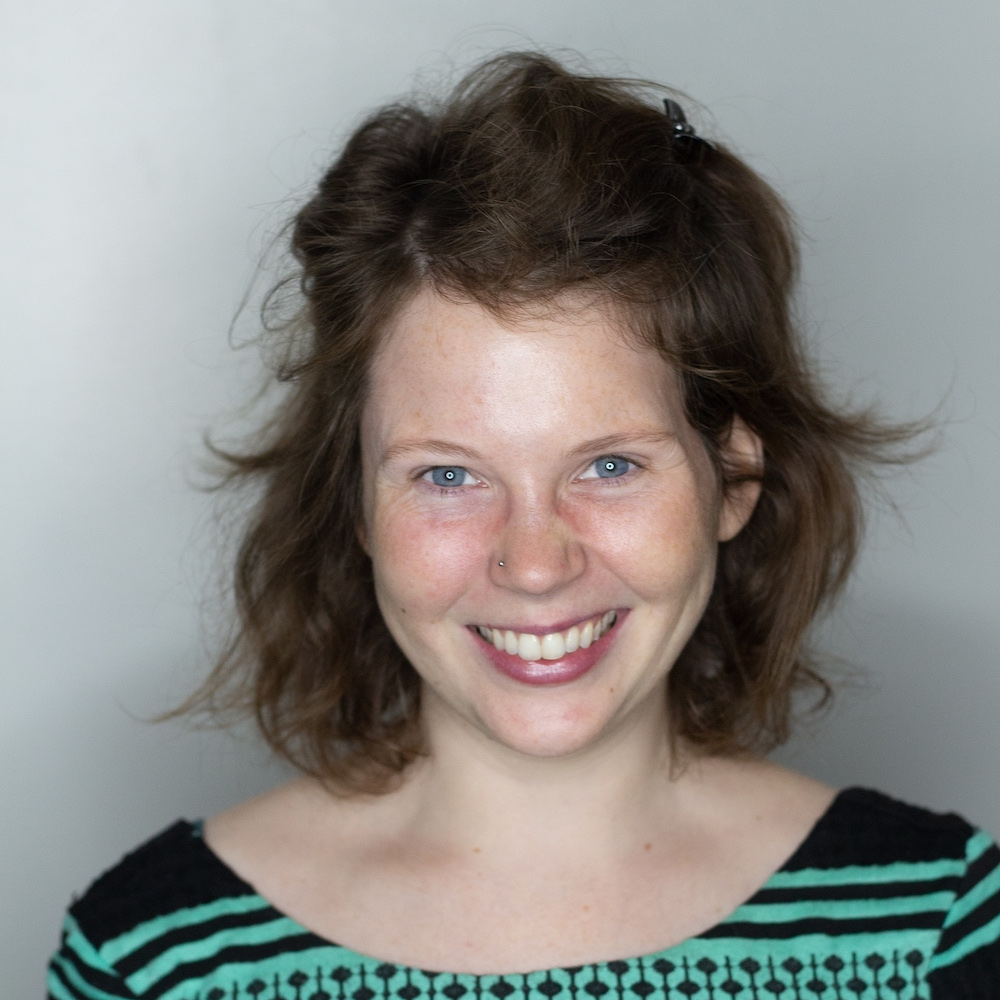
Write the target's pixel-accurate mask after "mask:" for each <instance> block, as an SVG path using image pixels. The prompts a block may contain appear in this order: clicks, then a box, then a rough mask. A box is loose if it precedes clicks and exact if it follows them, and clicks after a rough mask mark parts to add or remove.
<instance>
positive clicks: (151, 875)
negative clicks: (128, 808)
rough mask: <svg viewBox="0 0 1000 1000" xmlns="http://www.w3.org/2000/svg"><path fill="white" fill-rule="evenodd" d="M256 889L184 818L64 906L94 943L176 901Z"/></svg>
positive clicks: (177, 905)
mask: <svg viewBox="0 0 1000 1000" xmlns="http://www.w3.org/2000/svg"><path fill="white" fill-rule="evenodd" d="M253 895H256V893H255V891H254V889H253V887H252V886H251V885H248V884H247V883H246V882H244V881H243V879H241V878H240V877H239V876H238V875H237V874H236V873H235V872H234V871H232V870H231V869H230V868H228V867H227V866H226V865H224V864H223V863H222V862H221V861H220V860H219V859H218V858H217V857H216V856H215V855H214V854H213V853H212V852H211V851H210V850H209V848H208V846H207V845H206V844H205V842H204V841H203V840H202V838H201V837H200V836H199V835H198V834H197V832H196V831H195V828H194V827H193V826H192V825H191V824H190V823H188V822H186V821H184V820H179V821H178V822H177V823H175V824H174V825H173V826H171V827H169V828H168V829H166V830H164V831H163V832H162V833H160V834H159V835H157V836H156V837H154V838H153V839H152V840H149V841H147V842H146V843H145V844H143V845H142V846H141V847H138V848H136V850H134V851H133V852H132V853H131V854H128V855H126V856H125V857H124V858H123V859H122V860H121V861H120V862H119V863H118V864H117V865H115V867H114V868H112V869H111V870H110V871H107V872H105V873H104V874H103V875H102V876H101V877H100V878H99V879H97V881H96V882H94V884H93V885H92V886H91V887H90V888H89V889H88V890H87V892H86V893H84V895H83V897H82V898H81V899H78V900H77V901H76V902H75V903H74V904H73V905H72V906H71V907H70V908H69V912H70V913H71V914H73V916H74V917H75V918H76V922H77V924H79V926H80V930H81V931H82V932H83V933H84V934H85V935H86V937H87V940H88V941H90V943H91V944H92V945H93V946H94V947H95V948H100V947H101V945H103V944H104V943H105V942H106V941H112V940H114V939H115V938H118V937H121V936H122V935H123V934H126V933H127V932H128V931H130V930H132V928H133V927H138V926H139V924H144V923H146V922H147V921H149V920H155V919H156V918H157V917H163V916H166V915H167V914H169V913H173V912H174V910H178V909H181V908H182V907H189V906H198V905H200V904H202V903H214V902H215V901H216V900H217V899H224V898H226V897H227V896H228V897H234V896H253Z"/></svg>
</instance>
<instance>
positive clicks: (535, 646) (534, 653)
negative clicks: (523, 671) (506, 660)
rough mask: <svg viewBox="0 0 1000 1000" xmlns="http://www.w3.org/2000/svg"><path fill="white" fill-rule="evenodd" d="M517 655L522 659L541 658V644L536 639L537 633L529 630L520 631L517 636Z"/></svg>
mask: <svg viewBox="0 0 1000 1000" xmlns="http://www.w3.org/2000/svg"><path fill="white" fill-rule="evenodd" d="M517 655H518V656H520V657H521V659H522V660H540V659H541V658H542V644H541V643H540V642H539V641H538V636H537V635H532V634H531V633H530V632H522V633H521V634H520V635H519V636H518V637H517Z"/></svg>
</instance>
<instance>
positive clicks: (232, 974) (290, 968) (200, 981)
mask: <svg viewBox="0 0 1000 1000" xmlns="http://www.w3.org/2000/svg"><path fill="white" fill-rule="evenodd" d="M331 950H335V951H339V950H340V949H338V948H336V946H334V945H324V946H317V947H316V948H307V949H305V950H304V951H297V952H294V953H292V954H289V953H287V952H284V953H282V954H280V955H274V956H272V957H271V958H265V959H256V960H255V959H248V960H247V961H246V962H228V963H226V964H225V965H220V966H218V967H217V968H215V969H213V971H212V972H210V973H209V974H208V975H207V976H197V977H195V978H194V979H185V980H182V981H181V982H179V983H177V984H176V985H175V986H172V987H171V988H170V989H169V990H167V992H166V993H163V994H162V995H159V994H158V1000H193V998H196V997H200V998H202V1000H203V998H204V997H205V995H206V994H207V993H208V991H209V990H210V989H211V988H212V987H213V986H218V987H220V988H222V989H225V991H226V997H227V1000H229V998H230V997H231V991H232V987H233V984H234V983H239V984H241V986H246V984H247V983H249V982H250V980H251V979H260V980H262V981H264V982H266V983H267V984H268V989H267V991H266V992H265V993H263V994H262V995H261V996H262V997H263V998H264V1000H270V998H271V997H272V996H273V988H272V986H271V983H272V980H273V977H274V976H275V974H277V975H278V976H280V977H281V978H282V980H284V983H285V984H287V980H288V977H289V976H290V975H291V974H292V973H293V972H304V973H305V974H306V975H308V976H310V977H314V976H315V972H316V969H317V968H319V969H320V970H321V972H322V973H323V982H324V989H326V991H327V992H328V993H332V994H333V995H334V996H336V994H337V990H336V988H334V989H331V986H332V985H334V984H331V982H330V980H329V973H330V971H331V969H333V968H334V964H335V963H334V962H333V960H332V959H331V957H330V955H331ZM344 964H345V965H348V966H350V968H351V972H352V973H355V975H354V976H353V978H352V979H349V980H348V981H347V982H346V983H345V984H344V986H345V992H346V994H347V996H348V997H349V996H350V993H351V992H352V991H353V990H354V989H356V988H357V987H358V986H359V985H360V977H359V976H357V975H356V973H357V972H358V971H359V969H358V966H356V965H354V963H353V962H351V960H350V958H347V959H345V960H344ZM380 964H381V963H380V962H375V963H373V965H372V968H374V967H376V966H378V965H380ZM400 970H401V971H402V972H403V973H405V971H406V970H405V967H404V966H400ZM371 971H372V969H369V968H368V967H367V963H366V968H365V975H366V981H367V983H368V986H369V988H371V989H372V990H374V991H375V994H376V997H375V1000H382V980H381V979H375V978H372V977H371V976H370V975H369V973H370V972H371ZM411 975H413V978H414V981H416V982H418V983H423V982H424V979H423V976H422V974H421V973H419V972H417V973H416V974H414V973H413V972H412V970H411ZM459 978H460V979H461V977H459ZM469 978H470V979H474V978H475V977H469ZM405 982H406V978H405V975H403V976H401V977H399V983H398V985H400V986H401V985H403V983H405ZM450 982H451V975H450V974H449V975H448V976H447V979H445V978H444V977H442V979H441V980H440V981H439V983H438V991H440V987H441V986H444V985H446V984H447V983H450ZM470 985H471V984H470ZM315 990H316V980H315V978H311V979H310V983H308V984H307V985H306V986H304V987H303V988H302V993H301V995H302V997H303V998H305V997H308V996H311V995H312V993H313V992H315ZM282 995H283V996H287V997H293V996H294V995H295V991H294V990H293V989H291V988H290V987H288V986H287V985H286V986H285V993H284V994H282ZM239 996H240V997H248V996H249V994H246V993H240V994H239ZM429 996H430V991H429V990H427V989H425V990H424V991H423V993H422V995H421V996H420V997H418V998H417V1000H428V998H429ZM393 1000H395V998H393ZM438 1000H444V997H443V995H441V996H439V997H438ZM466 1000H473V998H471V997H470V998H466ZM483 1000H493V998H492V997H491V996H488V995H486V994H484V997H483ZM507 1000H523V998H519V997H516V996H512V997H508V998H507ZM541 1000H545V998H541Z"/></svg>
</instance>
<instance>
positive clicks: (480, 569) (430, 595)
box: [372, 508, 490, 618]
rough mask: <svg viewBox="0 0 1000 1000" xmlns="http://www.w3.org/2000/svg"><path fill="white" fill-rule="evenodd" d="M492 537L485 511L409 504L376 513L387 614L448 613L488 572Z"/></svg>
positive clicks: (375, 550)
mask: <svg viewBox="0 0 1000 1000" xmlns="http://www.w3.org/2000/svg"><path fill="white" fill-rule="evenodd" d="M489 537H490V533H489V525H488V524H484V523H483V519H482V518H481V517H462V516H455V515H450V516H446V517H442V516H440V515H429V514H427V513H425V512H420V511H414V510H411V509H406V508H396V509H390V510H386V511H385V512H384V513H383V514H381V516H380V515H379V514H376V517H375V518H374V521H373V530H372V541H373V545H372V566H373V570H374V574H375V586H376V589H377V591H378V594H379V601H380V603H382V604H383V609H382V610H383V614H386V615H389V616H393V617H395V615H394V611H395V610H396V609H405V612H406V613H407V614H408V615H409V614H411V613H412V614H418V615H420V616H421V617H428V616H429V617H431V618H437V617H439V616H441V615H443V614H444V613H445V612H446V611H447V610H448V609H449V608H450V607H451V606H452V605H453V604H454V603H455V602H456V601H457V600H459V599H460V598H461V597H463V596H464V595H465V594H467V593H468V592H469V591H470V590H472V589H474V588H475V586H476V583H477V579H478V577H479V576H485V572H484V567H485V566H486V565H487V559H488V556H487V550H488V539H489ZM387 605H388V606H387Z"/></svg>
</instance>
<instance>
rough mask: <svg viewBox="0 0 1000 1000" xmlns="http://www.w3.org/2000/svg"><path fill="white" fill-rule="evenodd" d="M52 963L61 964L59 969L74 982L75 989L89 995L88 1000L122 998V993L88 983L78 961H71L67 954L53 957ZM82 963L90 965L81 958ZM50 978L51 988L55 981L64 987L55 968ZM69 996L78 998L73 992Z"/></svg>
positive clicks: (72, 999)
mask: <svg viewBox="0 0 1000 1000" xmlns="http://www.w3.org/2000/svg"><path fill="white" fill-rule="evenodd" d="M52 964H53V965H54V966H55V965H58V966H59V969H60V970H61V971H62V972H63V974H64V975H65V977H66V979H68V980H69V982H70V983H71V984H72V987H73V989H75V990H76V992H77V993H78V994H79V995H80V996H83V997H87V998H88V1000H122V998H121V995H117V996H116V995H115V994H114V993H105V992H104V990H99V989H98V988H97V987H96V986H92V985H91V984H90V983H88V982H87V981H86V980H85V979H84V978H83V976H81V975H80V972H79V967H78V964H77V963H76V962H70V961H69V960H68V959H67V958H66V956H64V955H57V956H56V957H55V958H54V959H53V961H52ZM80 964H85V965H89V964H90V963H89V962H83V960H82V958H81V961H80ZM100 971H102V972H104V973H107V974H110V975H114V973H113V972H110V970H108V969H101V970H100ZM48 979H49V988H50V989H51V987H52V985H53V982H54V983H55V984H56V985H57V986H59V987H60V989H61V988H62V986H61V984H60V983H59V981H58V979H57V978H56V974H55V972H54V971H53V970H50V971H49V976H48ZM69 996H70V998H71V1000H78V998H75V997H73V995H72V994H69Z"/></svg>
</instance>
